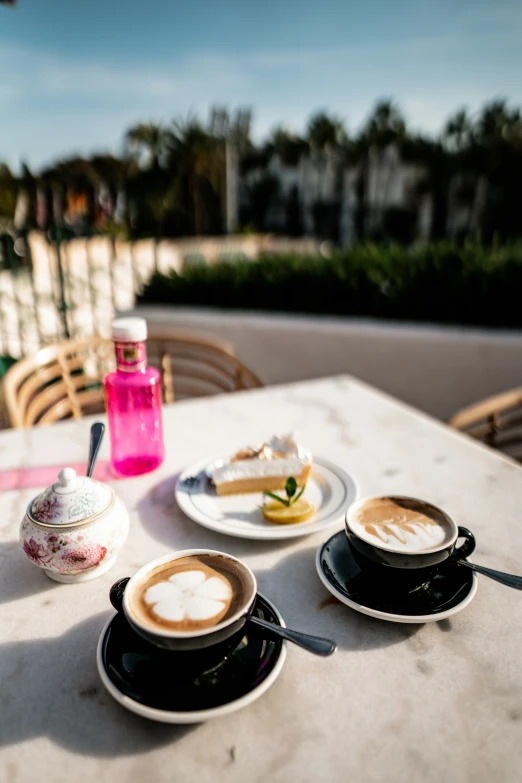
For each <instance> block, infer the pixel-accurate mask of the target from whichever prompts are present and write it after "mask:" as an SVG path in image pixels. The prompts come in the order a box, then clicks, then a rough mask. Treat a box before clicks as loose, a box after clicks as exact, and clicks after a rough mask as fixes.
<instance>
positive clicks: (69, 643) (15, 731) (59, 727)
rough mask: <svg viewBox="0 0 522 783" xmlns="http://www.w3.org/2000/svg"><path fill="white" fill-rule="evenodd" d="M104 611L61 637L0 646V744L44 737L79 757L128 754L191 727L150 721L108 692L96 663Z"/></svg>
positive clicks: (171, 739)
mask: <svg viewBox="0 0 522 783" xmlns="http://www.w3.org/2000/svg"><path fill="white" fill-rule="evenodd" d="M107 618H108V614H105V613H104V614H98V615H95V616H94V617H90V618H89V619H88V620H85V621H84V622H81V623H78V624H77V625H74V626H73V627H72V628H71V629H70V630H69V631H67V632H66V633H64V634H63V635H62V636H58V637H51V638H48V639H39V640H29V641H20V642H10V643H7V644H2V645H0V671H1V673H2V674H1V681H2V708H1V712H0V747H1V746H3V745H10V744H13V743H17V742H23V741H25V740H27V739H30V738H32V737H39V736H46V737H49V739H50V740H51V741H53V742H55V743H57V744H58V745H61V746H63V747H64V748H67V750H69V751H74V752H76V753H80V754H83V755H85V756H101V757H103V756H115V755H133V754H137V753H143V752H147V751H149V750H153V749H154V748H157V747H159V746H161V745H165V744H167V743H170V742H175V741H176V740H178V739H180V738H181V737H183V736H184V735H185V734H186V733H187V732H189V731H190V730H191V729H194V728H196V726H172V725H166V724H160V723H153V722H151V721H148V720H146V719H145V718H141V717H139V716H138V715H134V714H132V713H130V712H128V711H127V710H125V709H123V707H120V706H119V705H118V704H117V703H116V702H115V701H114V700H113V699H112V698H111V697H110V696H109V694H108V693H107V692H106V691H105V689H104V687H103V685H102V683H101V681H100V678H99V675H98V671H97V668H96V645H97V642H98V637H99V635H100V633H101V630H102V628H103V626H104V623H105V622H106V620H107Z"/></svg>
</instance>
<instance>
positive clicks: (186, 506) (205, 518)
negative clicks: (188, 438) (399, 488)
mask: <svg viewBox="0 0 522 783" xmlns="http://www.w3.org/2000/svg"><path fill="white" fill-rule="evenodd" d="M219 459H222V456H221V457H212V458H210V459H206V460H203V461H201V462H198V463H196V464H195V465H190V466H189V467H188V468H186V469H185V470H184V471H183V473H181V475H180V476H179V478H178V481H177V484H176V489H175V496H176V501H177V503H178V505H179V507H180V508H181V510H182V511H184V512H185V514H186V515H187V516H188V517H190V518H191V519H193V520H194V522H197V523H198V524H200V525H203V527H207V528H209V529H210V530H215V531H217V532H218V533H225V534H226V535H229V536H237V537H239V538H251V539H264V540H265V541H266V540H277V539H283V538H297V537H299V536H308V535H311V534H312V533H317V532H318V531H320V530H323V529H324V528H327V527H329V526H330V525H333V524H335V523H338V522H339V521H340V520H341V519H343V518H344V514H345V512H346V509H347V508H348V507H349V506H350V505H351V504H352V503H353V502H354V501H355V499H356V497H357V487H356V484H355V481H354V480H353V478H352V477H351V476H349V475H348V473H346V472H345V471H344V470H342V468H340V467H338V466H337V465H335V464H334V463H333V462H329V461H328V460H325V459H322V458H321V457H314V461H313V464H312V472H311V474H310V478H309V479H308V484H307V486H306V490H305V497H306V498H307V499H308V500H310V501H311V502H312V503H313V504H314V506H315V508H316V513H315V514H314V516H313V517H312V518H311V519H310V520H308V521H307V522H300V523H298V524H295V525H273V524H271V523H270V522H267V521H266V520H265V518H264V517H263V514H262V512H261V508H260V507H261V506H262V504H263V495H262V493H260V492H252V493H249V494H246V495H224V496H219V495H218V494H217V492H216V490H215V488H214V487H213V486H212V484H211V483H210V481H209V479H208V477H207V475H206V470H207V467H208V465H209V464H213V463H214V462H216V461H217V460H219ZM187 479H188V481H187Z"/></svg>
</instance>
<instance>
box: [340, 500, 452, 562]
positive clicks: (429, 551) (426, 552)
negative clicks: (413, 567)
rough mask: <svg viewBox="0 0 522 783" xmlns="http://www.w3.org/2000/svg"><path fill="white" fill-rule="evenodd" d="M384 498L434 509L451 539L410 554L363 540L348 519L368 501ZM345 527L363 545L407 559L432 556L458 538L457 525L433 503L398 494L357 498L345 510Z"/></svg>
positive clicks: (445, 512) (386, 545)
mask: <svg viewBox="0 0 522 783" xmlns="http://www.w3.org/2000/svg"><path fill="white" fill-rule="evenodd" d="M386 498H391V499H392V500H393V499H396V500H410V501H414V502H416V503H423V504H424V505H426V506H430V507H431V508H433V509H435V511H438V512H439V513H440V514H442V515H443V516H444V518H445V519H446V521H447V522H448V523H449V525H450V527H451V529H452V531H453V533H452V536H451V539H450V540H449V541H445V542H444V543H442V544H438V545H437V546H432V547H429V548H426V549H423V550H422V551H419V552H410V551H406V550H404V549H399V548H396V547H394V546H389V545H388V544H384V542H383V544H382V545H381V544H376V543H374V542H373V541H368V540H367V539H366V538H363V537H362V536H360V535H359V534H358V533H357V532H356V531H355V530H354V529H353V527H351V525H350V518H351V517H353V514H354V513H355V512H356V511H357V510H358V509H359V508H360V507H361V506H363V505H364V504H365V503H368V501H370V500H385V499H386ZM345 525H346V527H347V528H348V530H349V531H350V533H351V534H352V535H354V536H355V537H356V538H358V539H360V540H361V541H363V542H364V543H365V544H368V545H369V546H372V547H374V548H375V549H382V550H383V551H386V552H393V553H395V554H399V555H404V554H407V555H408V556H409V557H416V556H422V555H429V554H433V553H435V552H440V551H442V550H443V549H446V548H447V547H449V546H452V545H453V544H454V543H455V541H456V540H457V538H458V537H459V529H458V526H457V523H456V522H455V521H454V520H453V519H452V518H451V517H450V515H449V514H448V512H447V511H444V509H442V508H441V507H440V506H437V505H436V504H435V503H432V502H431V501H430V500H424V499H423V498H419V497H414V496H413V495H399V494H398V493H396V492H394V493H389V494H386V495H368V496H366V497H363V498H359V499H358V500H356V501H355V503H352V505H351V506H350V507H349V508H348V509H347V510H346V514H345Z"/></svg>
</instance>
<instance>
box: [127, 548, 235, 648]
mask: <svg viewBox="0 0 522 783" xmlns="http://www.w3.org/2000/svg"><path fill="white" fill-rule="evenodd" d="M227 566H228V562H226V561H224V560H220V559H219V558H217V557H210V556H206V555H201V556H195V555H194V556H187V557H182V558H179V559H178V560H173V561H171V562H169V563H166V564H165V565H164V566H159V567H158V568H157V569H155V570H154V571H152V572H151V573H149V574H148V575H147V577H146V580H145V581H144V582H143V583H142V584H141V586H140V587H139V588H138V589H137V590H136V592H135V593H134V596H135V598H134V596H133V598H132V599H131V603H132V611H133V613H134V614H135V615H136V617H137V618H138V619H139V620H140V621H141V622H145V623H146V624H147V625H149V626H154V627H156V628H158V630H159V629H160V628H164V629H166V630H171V631H187V632H194V631H198V630H204V629H206V628H212V626H214V625H217V624H218V623H219V622H221V621H222V620H226V619H227V617H230V616H231V615H232V614H233V613H234V612H235V611H236V610H237V609H238V607H239V606H240V605H241V604H242V602H243V601H244V595H245V587H244V585H243V582H242V579H241V574H240V573H239V572H236V571H234V570H232V568H229V567H227Z"/></svg>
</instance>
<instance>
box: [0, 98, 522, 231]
mask: <svg viewBox="0 0 522 783" xmlns="http://www.w3.org/2000/svg"><path fill="white" fill-rule="evenodd" d="M250 120H251V113H250V111H249V110H247V109H242V110H239V111H237V112H236V113H235V114H232V113H230V112H229V111H228V110H227V109H226V108H214V109H213V111H212V114H211V118H210V122H209V123H208V125H204V124H202V123H201V122H200V121H199V120H198V119H197V118H196V117H193V116H192V117H188V118H187V119H185V120H184V121H180V120H177V121H172V122H170V123H167V124H158V123H151V122H148V123H147V122H139V123H137V124H135V125H134V126H132V127H130V128H128V129H127V131H126V132H125V134H124V147H123V150H124V151H123V155H122V156H121V157H117V156H114V155H109V154H97V155H92V156H91V157H89V158H83V157H74V158H69V159H67V160H61V161H57V162H55V163H54V164H53V165H52V166H49V167H47V168H45V169H44V170H42V171H40V172H39V173H33V172H31V171H30V170H29V168H28V167H27V166H22V173H21V175H20V176H18V177H17V176H14V175H13V174H12V173H11V172H10V171H9V169H8V168H7V167H6V166H2V165H0V217H5V218H7V219H10V220H13V218H14V216H15V213H16V212H17V206H18V204H20V210H19V213H20V214H24V213H25V212H26V213H27V214H28V216H29V217H28V218H27V220H25V219H24V220H21V222H22V223H23V226H22V228H24V229H29V228H31V227H33V226H35V225H38V226H39V227H40V228H42V229H44V230H48V231H50V232H51V234H52V233H53V231H55V228H56V225H57V224H59V225H61V226H62V227H63V228H64V229H65V228H67V227H69V228H71V230H72V231H73V233H75V234H76V235H78V234H87V235H88V234H90V233H101V234H109V235H110V236H115V235H118V236H129V237H131V238H138V237H145V236H155V237H163V236H165V237H176V236H187V235H204V234H222V233H224V231H225V227H226V225H227V220H226V210H227V206H226V196H225V194H226V190H227V187H226V178H227V160H228V162H229V163H230V158H229V156H230V151H231V150H233V157H234V158H237V160H238V164H239V172H240V174H241V176H242V177H243V180H242V182H241V185H240V190H241V192H240V194H239V195H240V198H239V201H240V216H239V217H240V226H239V230H240V231H241V229H242V227H243V228H246V229H247V230H252V231H258V232H267V231H275V232H282V233H285V234H288V235H291V236H298V235H301V234H302V233H303V232H304V231H305V222H306V229H307V230H308V231H313V232H314V233H315V234H316V235H317V236H318V237H320V238H322V239H328V240H330V241H333V242H335V243H338V242H339V240H340V237H341V234H342V232H341V229H340V226H341V222H342V221H341V217H342V216H341V214H340V213H341V207H342V205H343V203H344V202H343V193H344V190H343V188H344V176H345V172H346V168H347V167H348V166H349V167H351V173H352V174H354V176H355V180H356V182H355V188H354V194H355V195H354V197H355V204H353V205H352V207H353V210H354V225H355V235H356V237H357V238H358V240H359V241H363V240H364V241H368V240H375V241H377V240H379V241H396V242H400V243H404V244H411V242H412V241H414V240H415V233H416V221H415V214H418V205H419V203H420V199H421V198H423V197H424V196H426V195H427V194H429V195H430V197H431V211H432V218H431V224H430V225H431V228H430V232H431V235H430V238H431V240H434V241H438V240H442V239H445V238H446V237H447V236H448V226H450V225H453V223H454V222H455V221H454V220H453V218H454V217H455V215H456V214H457V215H458V213H459V211H460V215H461V217H460V224H459V227H458V232H459V236H458V238H459V239H460V240H461V241H463V240H464V239H466V238H473V239H475V240H476V239H478V238H480V239H481V240H482V241H484V242H488V243H490V242H492V241H493V240H494V239H495V237H496V238H500V239H501V240H503V241H510V240H513V239H515V238H517V237H520V236H522V219H521V211H520V187H521V185H520V183H521V182H522V117H521V112H520V110H519V109H517V108H513V107H511V106H509V105H508V103H507V102H506V101H503V100H494V101H491V102H490V103H488V104H486V105H485V106H484V107H483V108H482V110H481V111H479V112H478V113H477V114H476V115H473V116H472V115H470V114H469V113H468V112H467V110H466V109H463V108H461V109H459V110H458V111H456V112H455V114H454V115H453V116H451V117H449V118H448V120H447V122H446V123H445V125H444V127H443V129H442V131H441V133H440V134H439V136H438V138H427V137H424V136H421V135H419V134H415V133H412V132H411V131H409V129H408V127H407V124H406V121H405V119H404V117H403V115H402V113H401V111H400V108H399V107H398V106H397V105H396V104H395V103H394V102H393V101H392V100H390V99H384V100H380V101H378V102H377V103H376V105H375V106H374V108H373V109H372V111H371V113H370V115H369V117H368V118H367V121H366V122H365V123H364V125H363V127H362V129H361V130H360V132H359V133H358V134H351V135H350V134H349V133H348V131H347V129H346V127H345V125H344V122H343V121H342V119H340V118H339V117H336V116H334V115H331V114H328V113H327V112H324V111H320V112H317V113H315V114H314V115H312V116H311V118H310V120H309V123H308V125H307V128H306V129H305V132H304V133H303V134H302V135H299V134H296V133H293V132H292V131H290V130H288V129H287V128H284V127H283V126H280V127H277V128H275V129H274V130H273V131H272V133H271V134H270V135H269V136H268V138H267V139H266V140H265V141H264V142H262V143H257V144H256V143H254V142H253V141H252V139H251V136H250ZM305 158H310V159H311V160H312V161H313V163H314V166H315V164H317V166H316V168H315V169H313V170H314V171H315V174H316V175H317V177H318V178H319V179H321V178H324V179H328V182H329V186H328V188H329V194H328V196H325V195H324V194H323V196H322V198H321V199H317V200H316V202H315V203H312V204H311V205H310V204H307V213H306V214H307V217H306V221H305V220H304V218H303V201H304V200H305V198H306V197H307V194H305V193H304V192H302V191H301V190H299V187H301V185H299V187H298V186H297V185H296V184H295V183H296V182H298V181H300V180H299V176H300V175H297V176H295V175H291V174H290V175H289V176H290V179H289V181H290V180H291V181H292V182H293V183H294V184H291V186H290V187H289V188H288V187H287V186H286V185H285V182H284V180H285V177H286V174H287V173H288V172H284V176H283V174H281V171H280V168H278V165H279V164H283V166H285V167H288V168H292V167H294V168H295V167H296V166H298V165H299V164H300V162H301V161H302V160H303V159H305ZM274 161H275V163H276V165H274ZM375 161H377V162H379V165H380V167H381V174H382V172H383V171H384V177H383V181H384V184H383V185H382V186H381V187H382V191H383V192H382V198H381V202H382V203H381V205H380V206H379V205H378V207H377V210H378V211H379V210H380V215H378V217H379V220H378V221H375V219H374V218H375V214H371V211H372V209H373V210H375V206H374V205H369V201H368V193H369V190H370V177H371V166H372V164H373V163H374V162H375ZM397 162H399V163H400V162H405V163H414V164H416V165H417V166H418V168H419V171H420V172H421V175H420V176H417V181H416V184H415V186H414V187H413V186H412V192H410V193H408V194H407V196H406V198H405V203H404V204H403V205H402V206H401V207H400V208H397V206H394V207H393V208H391V207H390V206H389V204H391V203H392V201H389V199H388V196H389V194H390V192H391V191H392V189H393V188H392V186H393V184H394V177H395V175H396V172H397V165H398V163H397ZM312 168H313V167H312ZM422 172H423V174H422ZM317 177H316V178H317ZM332 183H333V184H332ZM303 187H304V185H303ZM323 191H324V193H326V190H324V188H323V190H321V189H320V188H319V190H318V192H323ZM21 194H22V195H23V199H20V201H19V197H20V195H21ZM24 199H25V202H26V203H27V204H28V208H27V209H26V208H25V204H24ZM308 200H309V199H308ZM22 207H23V209H22ZM462 214H464V215H465V216H466V215H467V216H468V217H465V218H464V223H463V222H462ZM466 220H467V221H468V224H466ZM118 226H119V227H120V228H117V227H118ZM17 227H18V226H17ZM456 233H457V231H456V230H455V232H454V233H453V234H451V236H454V237H455V236H456Z"/></svg>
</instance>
